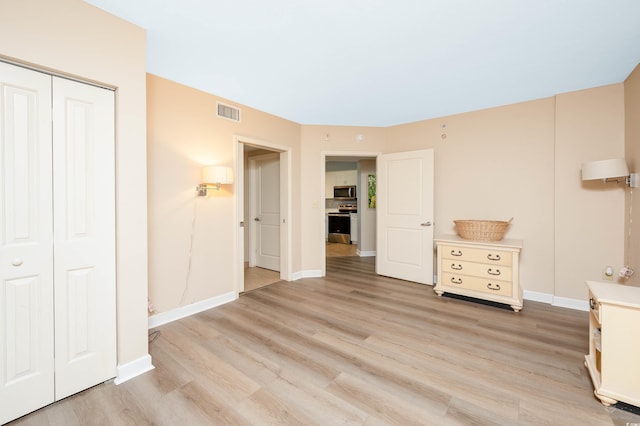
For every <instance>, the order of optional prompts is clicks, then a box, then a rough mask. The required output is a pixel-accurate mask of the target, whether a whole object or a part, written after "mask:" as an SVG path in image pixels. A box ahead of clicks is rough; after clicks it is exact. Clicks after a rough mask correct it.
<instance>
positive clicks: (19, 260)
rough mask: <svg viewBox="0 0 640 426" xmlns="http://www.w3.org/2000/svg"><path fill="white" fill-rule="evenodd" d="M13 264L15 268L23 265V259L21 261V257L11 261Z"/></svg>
mask: <svg viewBox="0 0 640 426" xmlns="http://www.w3.org/2000/svg"><path fill="white" fill-rule="evenodd" d="M11 264H12V265H13V266H20V265H22V259H20V258H19V257H16V258H14V259H13V260H12V261H11Z"/></svg>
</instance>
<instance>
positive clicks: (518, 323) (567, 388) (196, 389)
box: [15, 257, 640, 425]
mask: <svg viewBox="0 0 640 426" xmlns="http://www.w3.org/2000/svg"><path fill="white" fill-rule="evenodd" d="M373 263H374V258H359V257H334V258H328V259H327V276H326V277H325V278H309V279H301V280H298V281H295V282H278V283H275V284H272V285H270V286H267V287H263V288H260V289H257V290H254V291H252V292H249V293H246V294H245V295H243V296H241V297H240V299H239V300H237V301H235V302H232V303H229V304H226V305H224V306H221V307H218V308H215V309H211V310H209V311H206V312H203V313H200V314H198V315H195V316H192V317H189V318H185V319H182V320H179V321H176V322H173V323H170V324H166V325H164V326H162V327H159V328H158V329H157V330H158V331H160V335H159V336H158V337H157V338H156V339H155V341H153V343H151V344H150V352H151V355H152V357H153V363H154V365H155V366H156V368H155V370H153V371H151V372H149V373H147V374H144V375H142V376H139V377H137V378H135V379H132V380H130V381H128V382H126V383H124V384H121V385H119V386H115V385H114V384H113V383H106V384H103V385H100V386H96V387H94V388H92V389H89V390H87V391H85V392H82V393H80V394H78V395H76V396H72V397H70V398H68V399H66V400H64V401H62V402H59V403H57V404H54V405H51V406H49V407H47V408H45V409H42V410H39V411H37V412H35V413H34V414H31V415H29V416H26V417H24V418H22V419H20V420H19V421H17V422H15V424H20V425H76V424H116V425H121V424H131V425H141V424H155V425H220V424H231V425H248V424H253V425H266V424H278V425H288V424H295V425H336V424H354V425H389V424H394V425H395V424H397V425H410V424H426V425H430V424H434V425H449V424H451V425H485V424H486V425H490V424H499V425H517V424H522V425H539V424H548V425H614V424H615V425H625V424H628V423H636V422H640V416H638V415H635V414H631V413H628V412H625V411H621V410H619V409H616V408H611V407H610V408H607V407H604V406H603V405H601V404H600V403H599V402H598V401H597V400H596V399H595V397H594V396H593V388H592V386H591V382H590V380H589V377H588V374H587V372H586V369H585V367H584V366H583V355H584V354H585V352H586V351H587V339H588V336H587V334H588V327H587V319H588V313H586V312H579V311H573V310H568V309H562V308H557V307H552V306H549V305H546V304H542V303H536V302H530V301H525V306H524V309H523V311H522V312H520V313H514V312H512V311H511V310H510V309H502V308H499V307H494V306H487V305H483V304H480V303H473V302H469V301H465V300H460V299H455V298H448V297H438V296H436V295H435V293H434V292H433V290H432V288H431V287H430V286H424V285H418V284H412V283H408V282H405V281H401V280H395V279H391V278H385V277H380V276H377V275H375V274H374V272H373Z"/></svg>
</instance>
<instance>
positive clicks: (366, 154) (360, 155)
mask: <svg viewBox="0 0 640 426" xmlns="http://www.w3.org/2000/svg"><path fill="white" fill-rule="evenodd" d="M327 157H349V158H353V159H354V161H357V160H361V159H364V158H367V159H373V158H375V159H376V167H377V164H378V162H379V161H380V158H381V157H382V152H380V151H321V152H320V170H321V173H320V187H319V188H318V190H319V194H320V199H321V200H322V201H323V203H324V200H325V182H326V173H327V171H326V164H327ZM360 192H361V193H362V190H361V191H360ZM360 203H361V201H359V202H358V204H360ZM318 210H319V211H320V216H319V219H320V221H319V222H320V223H321V224H322V232H321V234H320V235H323V237H322V239H321V243H322V244H321V246H322V247H321V248H320V253H321V255H322V259H321V265H322V269H321V273H320V276H322V277H324V276H326V275H327V247H326V242H325V240H324V227H325V226H326V225H325V220H326V215H327V213H326V211H325V210H326V209H325V208H324V207H323V208H321V209H318ZM377 220H378V211H377V210H376V221H377ZM376 244H377V241H376ZM376 250H377V248H376Z"/></svg>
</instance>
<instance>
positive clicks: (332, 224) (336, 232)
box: [327, 204, 358, 244]
mask: <svg viewBox="0 0 640 426" xmlns="http://www.w3.org/2000/svg"><path fill="white" fill-rule="evenodd" d="M357 211H358V206H357V204H340V206H339V208H338V211H337V212H335V213H333V212H332V213H327V214H328V221H329V224H328V226H329V235H328V236H327V239H328V240H329V242H331V243H342V244H351V214H350V213H356V212H357Z"/></svg>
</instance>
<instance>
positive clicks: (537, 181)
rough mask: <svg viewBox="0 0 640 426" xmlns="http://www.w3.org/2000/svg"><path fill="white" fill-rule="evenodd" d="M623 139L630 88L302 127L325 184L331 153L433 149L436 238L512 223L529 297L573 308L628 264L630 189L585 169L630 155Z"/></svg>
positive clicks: (314, 170) (308, 253) (312, 241)
mask: <svg viewBox="0 0 640 426" xmlns="http://www.w3.org/2000/svg"><path fill="white" fill-rule="evenodd" d="M367 132H370V133H371V134H372V135H374V136H373V137H371V138H365V142H367V141H369V144H368V145H367V144H366V143H365V144H363V143H359V142H356V141H355V135H356V134H357V133H363V134H366V133H367ZM326 134H329V140H328V141H325V140H324V138H325V135H326ZM623 135H624V96H623V91H622V84H614V85H609V86H604V87H599V88H593V89H589V90H583V91H579V92H572V93H566V94H561V95H558V96H556V97H552V98H545V99H540V100H535V101H530V102H523V103H518V104H514V105H507V106H503V107H499V108H491V109H486V110H481V111H475V112H470V113H465V114H459V115H453V116H448V117H442V118H438V119H433V120H424V121H419V122H415V123H409V124H404V125H400V126H393V127H389V128H385V129H377V128H373V129H358V128H350V127H331V126H303V128H302V140H303V170H304V173H303V179H304V183H305V186H308V187H310V188H314V187H315V186H317V185H318V182H317V181H318V179H319V178H320V177H319V176H318V175H319V173H320V171H319V168H320V164H317V163H318V160H317V159H318V157H319V153H320V152H322V151H334V150H344V151H353V152H371V151H381V152H395V151H410V150H416V149H427V148H432V149H434V153H435V168H436V170H435V226H436V235H438V234H447V233H454V232H455V230H454V227H453V220H454V219H458V218H465V219H472V218H476V219H501V220H506V219H509V218H511V217H513V218H514V221H513V224H512V226H511V227H510V229H509V231H508V232H507V235H506V237H507V238H517V239H522V240H523V241H524V249H523V252H522V257H521V281H522V284H523V286H524V289H525V290H526V291H527V294H528V296H529V297H532V298H534V299H535V298H537V299H539V300H544V301H549V302H554V303H558V304H564V305H568V306H573V305H574V304H575V303H574V301H575V300H582V301H584V300H586V289H585V285H584V281H585V280H587V279H595V280H598V279H600V278H601V274H602V268H603V267H604V266H606V265H611V266H614V268H619V267H620V266H622V261H623V259H622V250H623V247H624V245H623V227H624V221H623V214H624V198H623V194H624V190H623V189H622V188H621V187H616V186H613V187H612V186H602V185H600V184H599V183H598V182H596V183H592V182H585V183H583V182H582V181H581V179H580V167H581V164H582V163H583V162H586V161H591V160H594V159H604V158H615V157H621V156H623V150H624V136H623ZM370 139H371V140H370ZM305 195H306V196H305ZM302 197H303V201H302V206H303V207H302V211H303V215H304V217H303V218H302V219H303V221H305V223H308V224H309V226H305V232H306V233H305V234H304V237H303V238H304V241H308V242H309V244H307V245H305V246H304V249H305V253H304V254H303V256H304V257H303V265H306V266H308V268H305V269H312V268H314V267H315V265H316V264H317V260H316V259H318V258H320V257H321V254H319V250H320V249H319V248H318V247H321V244H322V235H321V232H320V231H321V230H322V225H321V222H320V221H321V217H322V216H319V215H317V214H316V213H317V212H316V211H315V208H314V206H315V205H316V200H315V198H314V197H315V191H312V192H308V193H306V194H302ZM361 238H362V237H361Z"/></svg>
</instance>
